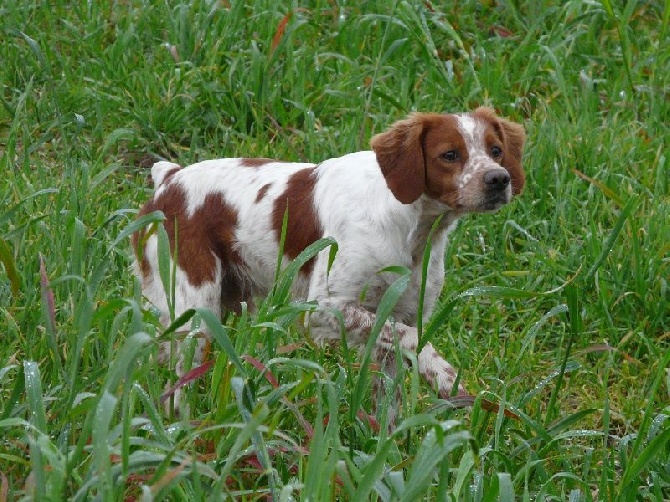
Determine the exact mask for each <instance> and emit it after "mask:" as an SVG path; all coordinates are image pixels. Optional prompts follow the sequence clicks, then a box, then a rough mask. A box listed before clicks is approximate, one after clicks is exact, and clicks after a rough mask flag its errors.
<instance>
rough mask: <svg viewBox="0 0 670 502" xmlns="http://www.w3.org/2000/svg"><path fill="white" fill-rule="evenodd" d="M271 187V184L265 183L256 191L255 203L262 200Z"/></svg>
mask: <svg viewBox="0 0 670 502" xmlns="http://www.w3.org/2000/svg"><path fill="white" fill-rule="evenodd" d="M271 186H272V184H271V183H266V184H265V185H263V186H262V187H261V188H260V189H259V190H258V193H257V194H256V203H259V202H260V201H261V200H263V197H265V195H266V194H267V193H268V190H269V189H270V187H271Z"/></svg>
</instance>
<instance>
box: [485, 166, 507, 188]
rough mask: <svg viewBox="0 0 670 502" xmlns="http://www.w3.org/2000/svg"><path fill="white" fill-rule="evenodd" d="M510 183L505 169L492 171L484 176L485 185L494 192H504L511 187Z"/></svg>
mask: <svg viewBox="0 0 670 502" xmlns="http://www.w3.org/2000/svg"><path fill="white" fill-rule="evenodd" d="M509 181H510V178H509V173H508V172H507V171H505V170H504V169H492V170H490V171H488V172H486V173H485V174H484V183H486V186H487V188H491V189H493V190H502V189H503V188H505V187H507V185H509Z"/></svg>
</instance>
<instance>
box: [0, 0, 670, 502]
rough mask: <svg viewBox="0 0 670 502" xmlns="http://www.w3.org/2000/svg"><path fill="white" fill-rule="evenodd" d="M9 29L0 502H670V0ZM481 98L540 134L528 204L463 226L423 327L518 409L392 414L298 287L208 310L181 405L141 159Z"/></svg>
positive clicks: (371, 5) (360, 137)
mask: <svg viewBox="0 0 670 502" xmlns="http://www.w3.org/2000/svg"><path fill="white" fill-rule="evenodd" d="M0 14H1V16H0V19H2V21H0V23H1V24H0V28H1V32H2V34H3V43H2V44H0V61H2V64H0V88H1V93H0V99H1V100H2V103H1V104H2V106H0V168H1V169H2V173H3V176H2V179H1V180H0V201H1V203H0V262H1V265H0V330H1V331H0V332H1V335H2V341H3V343H2V348H0V430H1V431H2V432H1V437H2V439H1V440H0V441H2V447H1V448H0V500H5V499H7V500H13V499H26V500H27V499H36V500H49V499H52V500H62V499H72V500H90V499H99V500H122V499H142V500H152V499H169V500H205V499H207V500H219V499H226V498H234V499H242V500H256V499H259V498H265V497H267V496H271V497H272V498H273V499H278V500H290V499H292V498H301V499H305V500H308V499H311V500H335V499H339V500H368V499H373V500H378V499H381V500H417V499H420V498H426V499H430V500H432V499H435V500H476V501H484V500H496V499H501V500H511V499H512V498H518V499H523V500H567V499H569V500H575V501H576V500H636V499H638V500H663V499H668V498H670V486H669V484H670V474H669V470H668V466H669V458H670V454H669V451H668V448H669V446H668V444H669V443H668V439H669V437H670V432H669V431H670V427H668V415H669V414H670V408H669V403H670V400H669V382H668V379H667V367H668V364H669V362H670V361H669V358H670V355H669V354H670V352H669V351H668V338H669V333H670V315H669V302H668V300H669V293H668V277H670V273H669V263H670V261H669V256H670V255H669V252H670V247H669V246H668V242H669V237H670V214H669V212H670V210H669V209H670V198H669V193H670V192H669V176H668V172H669V170H668V160H667V154H666V150H667V139H668V133H669V131H668V119H667V118H668V117H669V116H670V105H669V104H668V103H670V100H669V99H668V92H669V89H670V81H669V78H670V77H669V75H670V49H669V48H668V44H667V38H668V21H669V17H670V5H669V4H668V2H667V1H666V2H661V1H655V2H644V3H643V2H635V1H630V2H626V3H625V5H623V6H622V5H621V3H620V2H617V3H613V2H609V1H605V0H603V1H602V2H601V3H598V2H578V1H568V2H562V3H559V2H556V3H554V2H462V3H461V4H459V5H452V6H450V7H449V8H443V7H442V6H441V5H438V4H437V3H433V4H431V3H425V2H422V3H419V2H417V3H412V2H404V1H396V2H391V3H389V2H381V1H371V2H365V3H360V5H358V4H355V3H354V4H350V3H340V2H332V1H330V2H326V1H319V0H315V1H312V2H309V3H308V4H305V5H301V6H298V5H297V4H291V5H289V4H282V3H278V2H270V1H263V0H258V1H254V2H230V5H229V2H204V1H202V2H201V1H196V2H188V3H186V2H184V3H180V2H173V3H169V4H168V3H161V4H155V3H152V2H142V1H131V2H124V3H102V4H100V3H95V2H75V3H72V2H50V4H49V6H47V5H46V4H42V3H40V2H20V3H19V2H12V1H10V2H9V3H7V2H5V3H4V4H3V5H2V7H0ZM485 104H486V105H491V106H494V107H495V108H496V109H497V110H498V111H499V112H500V113H501V114H503V115H506V116H509V117H511V118H513V119H514V120H517V121H520V122H523V123H524V124H525V126H526V129H527V131H528V145H527V150H526V157H525V167H526V171H527V175H528V185H527V189H526V191H525V193H524V194H523V196H522V197H520V198H519V199H518V200H517V201H516V202H515V203H514V204H513V205H511V206H510V207H508V208H506V209H505V210H504V211H502V212H500V213H498V214H496V215H481V216H477V217H472V218H470V219H469V220H468V221H467V222H462V223H463V224H461V225H460V227H459V228H458V230H457V231H456V232H455V233H454V234H453V238H452V243H451V246H450V248H449V249H448V251H447V255H446V257H445V258H446V261H447V265H448V267H447V270H448V272H447V281H446V287H445V291H444V294H443V302H442V306H441V309H442V310H441V311H442V312H444V313H445V315H444V316H440V315H439V312H438V315H436V316H435V317H434V320H433V322H432V323H429V325H428V326H427V327H426V329H427V330H429V332H430V333H431V336H432V337H433V342H434V343H435V345H437V346H438V347H439V349H440V350H441V351H442V352H443V353H444V354H445V355H446V356H447V359H449V360H450V361H451V362H452V363H454V365H455V366H457V367H460V368H463V370H464V371H463V378H464V381H465V383H466V386H467V387H468V389H469V390H470V391H471V392H473V393H476V394H477V395H478V396H479V397H481V398H486V399H491V400H493V401H496V402H500V403H503V404H504V405H505V406H506V407H507V408H508V409H509V410H511V411H513V412H514V413H515V414H516V416H517V418H510V417H508V416H505V414H503V413H502V409H501V411H500V412H499V413H497V414H496V413H490V412H487V411H485V410H484V409H482V407H481V405H480V403H479V402H476V403H475V406H474V407H473V408H471V409H468V410H460V411H454V410H448V409H445V407H444V406H442V405H441V403H440V401H439V400H437V399H436V397H435V396H434V395H433V393H432V392H431V391H430V389H428V388H427V387H426V386H425V384H424V383H422V382H420V381H419V379H418V378H417V375H416V373H415V371H414V370H413V369H408V370H407V371H406V372H405V373H404V375H403V378H402V379H401V384H402V386H403V394H404V395H403V400H404V406H403V409H402V416H401V419H400V421H399V423H398V425H397V427H396V428H395V429H394V430H392V431H391V432H386V428H385V427H382V428H381V429H380V428H378V427H377V423H378V422H379V421H381V422H382V424H383V422H384V420H385V417H384V415H383V413H382V414H381V415H380V416H375V417H372V416H371V413H372V412H371V404H370V401H369V397H368V395H369V389H368V388H367V385H366V382H367V381H368V377H369V375H368V372H367V371H361V370H362V368H363V367H362V366H361V362H360V360H359V359H358V358H356V357H355V355H354V354H351V353H349V352H348V351H347V350H346V349H345V348H341V349H336V348H334V349H329V350H323V349H319V348H317V347H314V346H313V344H312V343H311V342H310V341H309V339H308V337H306V335H305V333H304V332H303V331H302V330H301V329H300V328H299V325H300V323H299V322H297V321H298V319H299V318H300V316H301V315H302V313H303V312H304V311H305V310H308V309H309V308H311V306H310V305H307V304H298V303H291V302H290V301H289V300H288V299H287V297H286V295H283V294H282V290H281V288H279V289H278V290H277V292H276V294H275V295H273V296H271V297H270V298H268V299H267V300H266V301H265V302H264V303H263V304H262V306H261V308H260V309H259V311H258V312H256V313H254V314H245V315H242V316H240V317H233V316H229V317H227V318H226V320H225V323H224V324H221V323H220V322H218V320H216V319H212V318H211V316H208V314H207V313H199V314H198V315H196V316H195V317H194V318H193V319H196V320H197V319H200V322H204V323H207V324H208V325H209V326H210V327H211V328H212V329H213V330H214V333H215V340H214V344H213V351H212V354H211V360H210V366H208V367H206V368H203V369H202V371H201V373H202V375H201V376H200V377H199V378H198V379H197V380H196V383H194V384H193V385H191V386H189V387H187V388H186V389H185V399H186V402H187V403H188V404H189V407H190V411H189V414H188V415H187V416H182V417H181V418H178V417H176V416H174V415H173V414H171V413H169V412H166V411H164V409H163V406H162V405H161V403H160V395H161V393H162V391H163V389H164V387H165V385H166V383H167V382H168V381H170V380H171V379H173V376H172V374H171V372H170V371H169V368H167V367H159V366H157V365H156V364H155V363H154V362H153V357H152V356H154V355H155V352H156V342H155V336H156V335H157V334H161V336H164V337H169V336H179V335H177V334H176V333H177V332H178V331H180V330H182V329H184V326H186V327H187V326H188V325H189V324H187V322H188V323H190V321H191V320H193V319H188V320H184V319H181V320H178V321H176V323H175V324H174V325H173V326H171V327H163V326H159V325H158V323H157V322H156V320H155V317H154V315H153V313H152V312H151V311H147V310H144V308H143V307H144V304H143V301H142V299H141V292H140V290H139V287H138V285H137V284H136V283H135V281H134V279H133V277H132V275H131V273H130V249H129V245H128V239H127V235H128V233H129V232H130V231H131V230H133V228H136V227H134V225H136V224H135V223H133V221H134V217H135V214H136V211H137V208H138V207H139V205H140V203H141V202H142V201H144V200H145V199H146V197H147V196H148V194H149V191H148V183H147V175H148V171H147V165H148V159H150V158H155V157H162V158H166V159H170V160H174V161H176V162H180V163H182V164H186V163H189V162H193V161H195V160H200V159H205V158H211V157H216V156H236V155H241V156H268V157H276V158H285V159H289V160H312V161H319V160H321V159H324V158H328V157H331V156H336V155H340V154H343V153H346V152H349V151H353V150H357V149H365V148H368V140H369V138H370V136H371V135H372V134H373V133H375V132H378V131H380V130H382V129H383V128H384V127H386V126H387V125H388V124H389V123H391V122H392V121H394V120H396V119H398V118H400V117H402V116H404V115H405V114H406V113H407V112H409V111H411V110H434V111H442V110H451V111H457V110H463V109H469V108H472V107H475V106H479V105H485ZM145 223H146V222H145ZM321 244H322V245H324V246H325V245H327V244H328V243H321ZM285 279H286V280H290V273H289V274H288V275H287V276H286V277H285ZM389 301H392V298H391V296H389ZM447 313H448V315H446V314H447ZM189 336H190V338H192V335H189ZM187 338H188V337H187ZM205 370H206V371H205ZM382 409H383V407H382Z"/></svg>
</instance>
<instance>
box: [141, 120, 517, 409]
mask: <svg viewBox="0 0 670 502" xmlns="http://www.w3.org/2000/svg"><path fill="white" fill-rule="evenodd" d="M524 140H525V134H524V130H523V128H522V127H521V126H520V125H518V124H515V123H512V122H509V121H507V120H504V119H502V118H499V117H497V116H496V115H495V114H494V112H493V111H492V110H490V109H488V108H478V109H476V110H475V111H473V112H471V113H460V114H437V113H414V114H412V115H410V116H409V117H408V118H406V119H404V120H401V121H399V122H396V123H395V124H393V125H392V126H391V127H390V128H389V129H388V130H387V131H386V132H383V133H381V134H378V135H376V136H375V137H373V138H372V141H371V145H372V151H363V152H356V153H351V154H348V155H345V156H343V157H339V158H335V159H328V160H326V161H323V162H321V163H320V164H310V163H291V162H281V161H276V160H269V159H245V158H230V159H218V160H209V161H205V162H200V163H197V164H194V165H191V166H189V167H186V168H181V167H180V166H178V165H176V164H172V163H168V162H158V163H156V164H155V165H154V166H153V168H152V170H151V174H152V177H153V181H154V185H155V194H154V196H153V198H152V199H151V200H150V201H149V202H148V203H147V204H146V205H145V206H144V207H143V208H142V210H141V212H140V215H142V214H147V213H150V212H152V211H156V210H160V211H162V212H163V213H164V214H165V218H166V220H165V228H166V230H167V233H168V236H169V238H170V244H171V246H172V252H173V255H175V256H176V257H177V263H176V289H175V299H174V300H175V314H176V315H177V316H178V315H179V314H180V313H182V312H184V311H185V310H186V309H189V308H208V309H210V310H211V311H213V312H214V313H216V314H219V315H220V314H222V312H223V311H224V310H233V311H238V310H239V306H240V302H247V303H248V304H249V305H253V298H254V297H262V296H264V295H266V294H267V293H268V292H269V291H270V289H271V288H272V285H273V280H274V278H275V268H276V264H277V256H278V253H279V243H280V236H281V231H282V222H283V218H284V213H285V211H286V210H287V209H288V226H287V231H286V238H285V246H284V249H283V253H284V255H285V256H286V258H287V259H292V258H295V257H296V256H297V255H298V254H299V253H300V252H301V251H302V250H303V249H305V247H307V246H308V245H309V244H311V243H313V242H315V241H316V240H318V239H319V238H321V237H325V236H330V237H333V238H334V239H335V240H336V241H337V243H338V246H339V250H338V252H337V256H336V259H335V261H334V263H333V265H332V268H331V269H330V271H328V270H327V269H328V251H327V250H326V251H324V252H322V253H320V254H319V255H317V256H316V258H315V259H313V260H311V261H310V262H308V263H307V264H306V265H305V266H304V267H303V268H302V270H301V271H300V273H299V276H298V278H297V280H296V282H295V284H294V289H293V296H294V297H295V298H299V299H305V300H315V301H316V302H318V304H319V306H320V307H322V308H320V309H318V310H317V311H316V312H314V313H312V315H311V316H310V319H309V324H310V330H311V334H312V336H313V337H314V338H315V339H316V340H318V341H326V340H333V339H334V340H339V339H340V337H341V336H340V334H341V330H342V329H344V331H345V332H346V340H347V342H348V343H349V344H350V345H351V346H355V347H361V346H364V345H365V344H366V342H367V340H368V338H369V336H370V331H371V328H372V326H373V324H374V321H375V314H374V312H375V310H376V309H377V306H378V304H379V301H380V299H381V297H382V294H383V293H384V291H385V290H386V289H387V287H388V286H389V285H390V284H391V283H392V282H393V281H394V280H395V279H396V276H394V275H393V274H391V273H388V272H382V273H380V270H382V269H384V268H386V267H388V266H391V265H402V266H405V267H407V268H409V269H410V270H411V272H412V277H411V281H410V285H409V287H408V288H407V290H406V291H405V293H404V294H403V296H402V297H401V299H400V301H399V302H398V303H397V305H396V306H395V310H394V312H393V319H394V320H395V322H394V323H391V322H386V324H385V325H384V327H383V329H382V331H381V334H380V335H379V336H378V338H377V340H376V344H375V347H374V351H373V356H374V359H375V360H376V362H377V363H379V364H380V365H381V366H382V367H383V368H385V369H386V370H387V371H388V372H391V373H392V372H393V368H395V353H396V350H395V345H396V343H397V345H398V346H399V347H400V348H401V349H403V350H405V351H414V352H416V349H417V344H418V340H417V330H416V327H415V326H416V323H417V310H418V301H419V289H420V284H421V268H422V258H423V253H424V248H425V246H426V239H427V237H428V234H429V232H430V230H431V227H432V225H433V223H434V222H435V220H436V218H437V217H438V216H440V215H442V220H441V222H440V225H439V228H438V229H437V231H436V232H435V234H434V236H433V245H432V250H431V256H430V262H429V268H428V274H427V280H426V290H425V298H424V309H423V317H424V318H425V319H428V318H429V316H430V315H431V312H432V311H433V307H434V305H435V302H436V300H437V298H438V295H439V294H440V291H441V289H442V286H443V283H444V275H445V270H444V253H445V247H446V246H447V241H448V238H447V237H448V234H449V232H450V231H451V230H452V229H453V228H454V226H455V224H456V221H457V220H458V218H460V217H461V216H462V215H464V214H467V213H472V212H490V211H496V210H497V209H499V208H501V207H502V206H503V205H505V204H507V203H508V202H510V200H511V199H512V197H513V196H514V195H517V194H519V193H520V192H521V190H522V189H523V186H524V173H523V170H522V167H521V156H522V150H523V145H524ZM175 237H176V238H175ZM175 241H176V242H175ZM133 246H134V248H135V253H136V257H137V260H136V264H135V266H136V271H137V274H138V276H139V277H140V278H141V281H142V288H143V292H144V295H145V296H146V297H147V299H148V300H149V301H150V302H151V303H153V304H154V305H155V306H156V307H157V308H158V309H159V310H160V311H161V321H162V322H164V323H165V324H166V325H167V324H168V323H169V320H170V319H169V315H168V304H167V301H166V298H165V290H164V288H163V285H162V283H161V280H160V277H159V272H158V257H157V238H156V236H155V234H154V235H150V236H148V235H146V234H145V235H144V236H143V237H142V235H140V234H135V235H134V236H133ZM140 248H141V249H140ZM324 307H325V308H324ZM333 309H336V310H339V311H340V312H341V314H342V316H341V317H342V319H343V320H344V326H341V325H340V321H339V320H338V319H337V317H336V316H334V315H333V314H332V310H333ZM203 345H204V343H200V346H199V348H198V353H196V356H195V358H196V360H197V359H198V358H201V357H202V355H201V350H202V347H203ZM417 360H418V366H419V367H418V370H419V372H420V374H421V375H422V376H423V377H424V378H425V379H426V380H427V381H428V382H429V383H430V384H431V385H432V386H433V387H434V388H436V389H437V391H438V393H439V395H440V396H441V397H444V398H448V397H449V396H451V395H452V390H453V391H454V393H455V394H464V393H465V390H464V389H463V387H460V386H459V388H458V389H452V388H453V386H454V384H455V380H456V371H455V369H454V368H453V367H452V366H451V365H450V364H449V363H448V362H447V361H445V360H444V359H443V358H442V356H440V355H439V354H438V353H437V352H436V351H435V349H434V348H433V346H432V345H430V344H427V345H425V346H424V347H423V349H422V350H421V353H420V354H418V355H417ZM181 371H182V370H181V369H180V367H179V365H178V367H177V372H178V373H180V372H181Z"/></svg>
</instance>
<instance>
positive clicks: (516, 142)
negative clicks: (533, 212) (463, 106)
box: [474, 107, 526, 195]
mask: <svg viewBox="0 0 670 502" xmlns="http://www.w3.org/2000/svg"><path fill="white" fill-rule="evenodd" d="M474 113H475V114H476V115H479V116H481V117H484V118H486V119H487V120H489V121H490V122H491V123H493V124H494V126H495V127H496V129H498V128H499V130H500V131H501V132H502V136H503V140H504V142H505V148H504V150H505V155H504V156H503V159H502V166H503V167H504V168H505V169H507V172H508V173H509V175H510V177H511V178H512V192H513V193H514V195H519V194H520V193H521V191H522V190H523V187H524V185H525V184H526V176H525V175H524V172H523V167H522V166H521V158H522V157H523V145H524V143H525V142H526V133H525V131H524V129H523V126H522V125H520V124H517V123H516V122H510V121H509V120H506V119H503V118H500V117H498V116H497V115H496V114H495V112H494V111H493V110H492V109H491V108H486V107H481V108H477V109H476V110H475V111H474Z"/></svg>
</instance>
